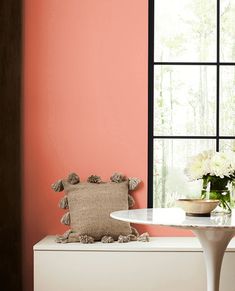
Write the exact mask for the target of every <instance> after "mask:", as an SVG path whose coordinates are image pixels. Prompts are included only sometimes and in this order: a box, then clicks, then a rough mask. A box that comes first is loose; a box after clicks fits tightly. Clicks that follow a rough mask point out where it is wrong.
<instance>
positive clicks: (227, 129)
mask: <svg viewBox="0 0 235 291" xmlns="http://www.w3.org/2000/svg"><path fill="white" fill-rule="evenodd" d="M220 81H221V82H220V87H221V88H220V135H226V136H227V135H231V136H235V67H234V66H223V67H222V66H221V67H220Z"/></svg>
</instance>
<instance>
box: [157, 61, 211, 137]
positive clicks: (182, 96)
mask: <svg viewBox="0 0 235 291" xmlns="http://www.w3.org/2000/svg"><path fill="white" fill-rule="evenodd" d="M215 118H216V68H215V67H214V66H189V65H188V66H159V65H157V66H155V70H154V135H167V136H168V135H215V125H216V119H215Z"/></svg>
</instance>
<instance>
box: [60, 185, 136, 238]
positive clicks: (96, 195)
mask: <svg viewBox="0 0 235 291" xmlns="http://www.w3.org/2000/svg"><path fill="white" fill-rule="evenodd" d="M63 185H64V190H65V193H66V195H67V197H68V207H69V212H70V227H71V229H72V230H73V231H75V232H78V233H79V234H80V235H89V236H92V237H93V238H94V239H95V240H101V238H102V237H103V236H105V235H107V236H112V237H113V238H114V239H117V238H118V236H119V235H128V234H130V233H131V227H130V223H128V222H122V221H118V220H116V219H112V218H111V217H110V213H111V212H113V211H117V210H127V209H128V181H124V182H121V183H115V182H107V183H100V184H96V183H87V182H82V183H79V184H76V185H71V184H70V183H68V182H63Z"/></svg>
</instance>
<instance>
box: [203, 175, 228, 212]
mask: <svg viewBox="0 0 235 291" xmlns="http://www.w3.org/2000/svg"><path fill="white" fill-rule="evenodd" d="M231 189H232V184H231V183H230V180H229V178H227V177H224V178H220V177H217V176H206V177H204V178H203V187H202V191H201V198H202V199H214V200H219V201H220V203H219V205H218V207H217V208H216V209H215V211H214V212H219V213H221V212H222V213H226V214H229V213H231V211H232V207H233V199H232V197H231V191H230V190H231Z"/></svg>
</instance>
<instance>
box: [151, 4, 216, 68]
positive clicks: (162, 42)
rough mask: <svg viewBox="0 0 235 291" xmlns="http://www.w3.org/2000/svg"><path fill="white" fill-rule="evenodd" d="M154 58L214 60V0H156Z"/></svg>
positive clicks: (162, 59)
mask: <svg viewBox="0 0 235 291" xmlns="http://www.w3.org/2000/svg"><path fill="white" fill-rule="evenodd" d="M154 13H155V24H154V26H155V28H154V31H155V33H154V34H155V39H154V46H155V49H154V55H155V57H154V59H155V61H167V62H169V61H190V62H200V61H215V60H216V0H206V1H205V0H155V12H154Z"/></svg>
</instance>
